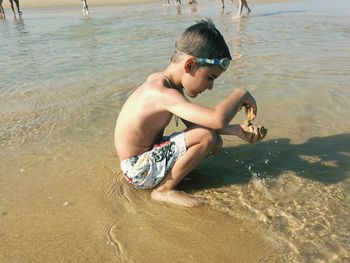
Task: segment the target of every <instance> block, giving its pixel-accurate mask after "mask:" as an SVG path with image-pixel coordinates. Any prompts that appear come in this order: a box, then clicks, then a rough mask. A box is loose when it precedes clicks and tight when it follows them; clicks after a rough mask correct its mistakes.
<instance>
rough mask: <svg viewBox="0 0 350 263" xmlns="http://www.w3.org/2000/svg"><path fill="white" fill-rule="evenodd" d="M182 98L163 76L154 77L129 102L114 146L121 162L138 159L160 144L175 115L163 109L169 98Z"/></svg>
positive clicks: (119, 118)
mask: <svg viewBox="0 0 350 263" xmlns="http://www.w3.org/2000/svg"><path fill="white" fill-rule="evenodd" d="M176 95H177V96H179V95H180V96H182V95H181V93H180V92H179V91H177V90H176V89H171V87H168V83H167V82H166V79H165V78H164V75H163V74H162V73H154V74H152V75H150V76H149V77H148V79H147V80H146V82H145V83H143V84H142V85H141V86H140V87H138V88H137V89H136V90H135V91H134V92H133V93H132V94H131V95H130V97H129V98H128V99H127V101H126V103H125V105H124V107H123V109H122V110H121V112H120V114H119V116H118V121H117V124H116V129H115V144H116V149H117V153H118V156H119V158H120V159H121V160H125V159H127V158H129V157H132V156H136V155H139V154H141V153H143V152H146V151H148V150H149V149H151V148H152V146H153V144H154V143H156V142H158V141H160V139H161V138H162V135H163V131H164V129H165V127H166V126H167V125H168V124H169V122H170V120H171V118H172V115H173V114H172V113H171V112H169V111H167V110H165V109H164V107H162V105H163V104H164V103H167V101H168V98H170V97H172V98H174V96H176Z"/></svg>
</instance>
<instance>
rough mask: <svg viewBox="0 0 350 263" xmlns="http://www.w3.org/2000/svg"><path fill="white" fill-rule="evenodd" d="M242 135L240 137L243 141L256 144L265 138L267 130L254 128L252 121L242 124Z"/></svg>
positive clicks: (261, 127) (259, 127)
mask: <svg viewBox="0 0 350 263" xmlns="http://www.w3.org/2000/svg"><path fill="white" fill-rule="evenodd" d="M241 128H242V134H240V135H238V136H239V137H240V138H241V139H243V140H245V141H247V142H249V143H255V142H257V141H260V140H262V139H264V138H265V136H266V134H267V129H265V128H264V126H261V125H259V126H253V124H252V123H251V122H250V121H245V122H244V123H243V124H241Z"/></svg>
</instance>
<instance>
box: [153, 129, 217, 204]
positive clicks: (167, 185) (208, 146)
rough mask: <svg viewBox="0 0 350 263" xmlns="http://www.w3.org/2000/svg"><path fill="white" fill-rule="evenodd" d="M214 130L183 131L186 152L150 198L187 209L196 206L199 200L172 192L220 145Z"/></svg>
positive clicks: (185, 194)
mask: <svg viewBox="0 0 350 263" xmlns="http://www.w3.org/2000/svg"><path fill="white" fill-rule="evenodd" d="M218 137H219V136H218V135H217V133H216V131H215V130H210V129H206V128H202V127H198V126H195V127H191V128H189V129H187V130H186V131H185V141H186V147H187V151H186V152H185V153H184V154H183V155H182V156H181V157H180V158H179V159H178V160H177V161H176V162H175V164H174V166H173V168H172V169H171V170H170V172H169V173H168V174H167V175H166V177H165V178H164V179H163V181H162V182H161V183H160V184H159V185H158V186H157V187H156V188H155V189H154V190H153V192H152V195H151V196H152V198H153V199H155V200H157V201H163V202H169V203H174V204H178V205H183V206H187V207H193V206H198V205H200V204H201V202H200V200H198V199H197V198H195V197H194V196H192V195H189V194H187V193H185V192H180V191H176V190H174V189H175V187H176V186H177V185H178V184H179V183H180V181H181V180H182V179H183V178H184V177H185V176H186V175H188V174H189V173H190V172H191V171H192V170H193V169H194V168H195V167H196V166H197V165H198V164H199V163H200V162H201V161H202V160H203V159H204V158H205V157H206V156H208V154H209V153H210V152H211V151H212V150H213V149H215V150H216V151H217V149H218V148H219V147H218V146H217V144H220V145H222V140H221V139H218Z"/></svg>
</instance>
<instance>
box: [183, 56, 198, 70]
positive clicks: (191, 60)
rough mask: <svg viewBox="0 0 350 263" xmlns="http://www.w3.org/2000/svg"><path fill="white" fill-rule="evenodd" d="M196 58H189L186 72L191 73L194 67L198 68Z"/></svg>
mask: <svg viewBox="0 0 350 263" xmlns="http://www.w3.org/2000/svg"><path fill="white" fill-rule="evenodd" d="M196 64H197V63H196V58H195V57H189V58H188V59H187V60H186V62H185V72H186V73H190V72H191V71H192V70H193V69H194V67H195V66H196Z"/></svg>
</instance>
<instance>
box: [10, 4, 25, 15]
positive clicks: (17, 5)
mask: <svg viewBox="0 0 350 263" xmlns="http://www.w3.org/2000/svg"><path fill="white" fill-rule="evenodd" d="M13 2H15V4H16V7H17V11H18V14H19V15H21V14H22V12H21V11H20V10H19V0H10V4H11V8H12V11H13V14H14V15H15V14H16V12H15V8H14V6H13Z"/></svg>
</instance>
